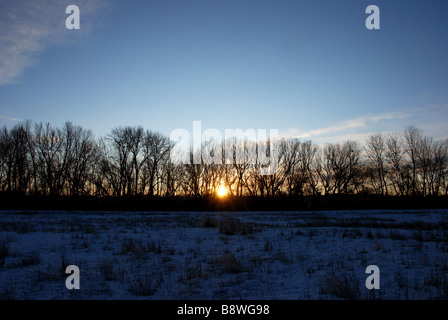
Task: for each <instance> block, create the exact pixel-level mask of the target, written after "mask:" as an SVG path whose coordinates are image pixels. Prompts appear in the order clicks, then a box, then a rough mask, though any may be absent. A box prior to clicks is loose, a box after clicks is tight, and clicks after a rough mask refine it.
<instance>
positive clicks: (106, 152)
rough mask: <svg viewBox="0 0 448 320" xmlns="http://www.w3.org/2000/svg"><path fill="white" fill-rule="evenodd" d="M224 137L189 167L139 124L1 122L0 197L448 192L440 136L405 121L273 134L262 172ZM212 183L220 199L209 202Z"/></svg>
mask: <svg viewBox="0 0 448 320" xmlns="http://www.w3.org/2000/svg"><path fill="white" fill-rule="evenodd" d="M227 143H230V141H225V142H224V143H221V144H220V145H215V147H214V148H211V149H210V148H209V149H207V150H214V151H212V152H216V150H221V151H222V152H221V155H222V157H223V160H224V158H226V159H227V160H228V159H230V160H231V161H230V162H229V161H223V162H222V163H224V164H222V163H214V162H211V163H210V162H208V163H207V162H202V164H195V163H194V162H193V158H194V157H193V153H192V152H191V155H190V159H191V161H190V162H189V163H186V164H178V163H176V162H173V161H172V159H171V157H170V154H171V150H172V148H173V147H174V143H173V142H172V141H170V139H169V138H168V137H166V136H164V135H162V134H161V133H158V132H154V131H149V130H145V129H143V128H142V127H117V128H114V129H112V130H111V132H110V133H109V134H108V135H106V136H105V137H101V138H99V139H97V138H95V137H94V135H93V133H92V131H91V130H86V129H84V128H82V127H80V126H75V125H73V124H72V123H71V122H67V123H65V124H64V125H63V126H62V127H61V128H57V127H53V126H52V125H50V124H42V123H38V124H33V123H32V122H31V121H27V122H23V123H19V124H17V125H15V126H14V127H12V128H7V127H6V126H5V127H3V128H2V129H1V131H0V193H1V197H2V203H3V206H6V203H9V204H11V205H12V203H16V204H17V205H20V206H25V204H24V203H23V200H21V201H19V200H18V199H24V198H23V197H25V198H26V202H27V203H28V205H29V206H31V204H33V206H35V207H36V208H37V207H39V201H43V200H42V199H47V202H46V203H48V199H52V201H53V202H55V203H60V201H62V200H60V199H63V198H65V199H67V198H71V199H77V200H76V201H81V200H80V199H82V201H84V202H88V203H90V205H91V206H92V207H95V208H97V207H100V206H104V207H107V208H109V207H110V208H111V209H115V208H118V207H120V205H119V204H123V203H126V205H127V206H132V203H134V204H135V205H134V206H135V207H136V208H137V207H138V208H140V207H141V208H146V207H147V206H150V207H151V208H160V209H163V208H168V207H169V208H172V209H182V206H184V207H185V208H189V209H195V208H193V207H195V206H199V207H201V208H210V209H217V208H218V207H219V206H221V207H222V206H224V203H226V204H225V206H224V207H222V208H225V209H229V208H230V209H231V208H232V205H230V204H229V203H233V204H234V205H233V206H234V207H235V208H236V207H238V208H239V209H247V208H254V209H257V208H260V209H263V208H266V207H267V206H268V207H275V208H280V209H282V208H283V209H284V208H285V207H288V206H287V205H286V204H287V203H289V204H290V206H291V207H295V206H298V207H303V208H311V207H312V208H315V207H318V206H319V205H318V203H320V204H321V205H320V206H321V207H322V208H323V207H325V208H327V207H328V209H331V205H330V204H328V206H325V205H323V204H324V203H327V202H328V199H333V200H332V201H331V203H332V204H334V205H336V202H335V201H336V200H334V199H344V200H343V202H347V201H349V202H350V201H351V202H353V203H357V205H361V204H360V203H359V201H358V200H353V199H361V198H362V199H363V201H364V203H369V205H371V206H375V203H378V202H382V203H383V204H384V203H388V202H387V201H385V200H384V199H386V198H396V197H408V198H410V197H412V198H413V199H419V203H422V201H423V200H422V199H432V200H431V203H436V202H437V203H440V201H442V200H440V199H445V198H446V196H447V189H448V139H445V140H435V139H433V138H432V137H428V136H425V135H424V134H423V132H422V131H421V130H420V129H418V128H416V127H413V126H410V127H408V128H407V129H406V130H404V131H403V132H399V133H396V134H388V135H385V134H382V133H375V134H372V135H371V136H370V137H369V138H368V139H367V141H366V142H365V145H361V144H360V143H358V142H355V141H345V142H343V143H333V144H326V145H324V146H318V145H316V144H314V143H312V142H311V141H300V140H298V139H282V140H280V141H278V142H277V145H276V147H277V157H276V158H275V161H276V167H277V170H276V171H275V173H274V174H270V175H262V174H260V168H261V166H262V165H261V164H260V163H258V162H257V159H255V162H253V161H250V160H251V159H250V157H249V156H248V155H247V151H248V150H249V149H250V148H251V146H250V144H251V143H250V142H247V141H239V143H238V145H239V146H241V148H236V147H235V145H233V147H232V148H228V146H226V145H225V144H227ZM204 146H205V145H204ZM228 150H232V151H231V152H232V154H231V156H230V157H229V155H225V152H226V151H227V152H228ZM239 152H240V153H242V154H238V153H239ZM245 152H246V153H245ZM202 156H204V155H203V154H202ZM252 160H253V159H252ZM271 161H273V160H272V159H271ZM215 162H216V161H215ZM220 186H221V187H222V186H225V188H226V189H227V192H228V195H227V196H226V197H223V198H222V199H219V200H218V199H217V197H216V194H217V190H218V189H219V188H220ZM437 197H438V198H439V200H434V199H435V198H437ZM224 198H226V199H227V200H225V199H224ZM305 198H306V199H307V200H304V199H305ZM39 199H40V200H39ZM58 199H59V200H58ZM129 199H132V201H131V200H129ZM186 199H188V201H187V200H186ZM193 199H195V200H193ZM198 199H199V200H198ZM210 199H214V200H210ZM243 199H244V200H243ZM254 199H256V200H254ZM260 199H268V200H260ZM274 199H277V200H274ZM279 199H280V200H279ZM288 199H289V200H288ZM291 199H292V200H291ZM299 199H300V200H299ZM325 199H326V200H325ZM348 199H351V200H348ZM366 199H368V200H366ZM379 199H382V200H379ZM76 201H75V202H76ZM337 201H342V200H337ZM394 201H396V200H394ZM400 201H402V200H400ZM428 201H429V200H425V201H423V202H425V203H428V205H429V203H430V202H428ZM20 202H22V203H20ZM174 202H175V203H176V204H174ZM268 203H269V205H268ZM394 203H396V202H394ZM73 204H74V203H73ZM261 204H262V205H261ZM390 204H391V205H392V206H393V204H392V203H391V202H390ZM190 207H191V208H190ZM123 209H125V208H123ZM146 209H148V208H146Z"/></svg>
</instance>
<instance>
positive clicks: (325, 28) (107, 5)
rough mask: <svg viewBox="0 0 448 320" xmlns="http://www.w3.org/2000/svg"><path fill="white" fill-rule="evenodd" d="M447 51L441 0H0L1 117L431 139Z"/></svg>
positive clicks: (443, 102) (438, 133) (98, 126)
mask: <svg viewBox="0 0 448 320" xmlns="http://www.w3.org/2000/svg"><path fill="white" fill-rule="evenodd" d="M68 5H77V6H78V7H79V10H80V29H78V30H77V29H71V30H69V29H67V28H66V27H65V22H66V19H67V18H68V17H69V15H70V14H67V13H66V12H65V9H66V7H67V6H68ZM369 5H376V6H378V8H379V10H380V29H376V30H375V29H373V30H368V29H367V28H366V25H365V22H366V19H367V18H368V17H369V14H366V8H367V6H369ZM447 57H448V2H447V1H445V0H426V1H421V0H413V1H405V0H394V1H385V0H369V1H364V0H344V1H335V0H306V1H300V0H225V1H224V0H144V1H136V0H129V1H124V0H61V1H51V0H14V1H6V0H0V126H7V127H12V126H14V125H15V124H17V123H20V122H21V121H25V120H31V121H33V122H34V123H38V122H44V123H46V122H49V123H51V124H52V125H54V126H62V125H63V123H64V122H66V121H71V122H73V123H74V124H76V125H80V126H82V127H83V128H86V129H91V130H92V131H93V132H94V133H95V135H96V136H97V137H101V136H104V135H106V134H108V133H109V132H110V131H111V130H112V129H113V128H114V127H118V126H142V127H143V128H145V129H148V130H153V131H159V132H161V133H163V134H165V135H167V136H169V135H170V133H171V132H172V131H173V130H175V129H179V128H182V129H186V130H188V131H190V132H192V130H193V121H201V126H202V129H203V130H205V129H209V128H213V129H218V130H220V131H221V132H222V133H223V134H224V130H225V129H239V128H240V129H243V130H245V129H255V130H258V129H266V130H269V129H277V130H279V133H280V135H281V136H284V137H296V138H299V139H301V140H312V141H313V142H317V143H327V142H337V141H344V140H349V139H350V140H359V141H365V139H366V138H367V137H368V136H369V135H370V134H372V133H375V132H384V133H389V132H398V131H402V130H404V129H405V128H406V127H407V126H410V125H415V126H417V127H419V128H421V129H422V130H423V132H424V133H425V134H427V135H430V136H433V137H434V138H437V139H441V138H446V137H448V126H447V125H446V124H447V122H448V59H447Z"/></svg>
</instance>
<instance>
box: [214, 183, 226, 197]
mask: <svg viewBox="0 0 448 320" xmlns="http://www.w3.org/2000/svg"><path fill="white" fill-rule="evenodd" d="M216 193H217V194H218V196H220V197H224V196H225V195H226V194H227V189H226V187H225V186H224V185H223V184H220V185H219V187H218V190H217V191H216Z"/></svg>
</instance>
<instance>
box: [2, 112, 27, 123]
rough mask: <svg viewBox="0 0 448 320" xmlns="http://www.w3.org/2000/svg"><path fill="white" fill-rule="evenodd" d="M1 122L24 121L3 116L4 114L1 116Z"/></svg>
mask: <svg viewBox="0 0 448 320" xmlns="http://www.w3.org/2000/svg"><path fill="white" fill-rule="evenodd" d="M0 120H3V121H6V122H20V121H23V119H19V118H13V117H8V116H5V115H2V114H0Z"/></svg>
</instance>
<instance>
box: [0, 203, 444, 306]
mask: <svg viewBox="0 0 448 320" xmlns="http://www.w3.org/2000/svg"><path fill="white" fill-rule="evenodd" d="M447 231H448V210H418V211H417V210H416V211H345V212H344V211H325V212H228V213H216V212H209V213H202V212H201V213H197V212H156V213H153V212H151V213H144V212H137V213H136V212H101V213H99V212H44V211H38V212H22V211H20V212H14V211H3V212H0V284H1V285H0V299H266V300H268V299H269V300H271V299H394V300H396V299H446V298H448V277H447V274H448V232H447ZM69 265H75V266H77V267H79V270H80V289H79V290H68V289H67V288H66V286H65V283H66V279H67V277H68V276H69V275H68V274H65V270H66V267H67V266H69ZM369 265H376V266H378V268H379V270H380V289H379V290H375V289H373V290H368V289H367V288H366V285H365V282H366V279H367V277H368V276H369V274H366V272H365V271H366V267H367V266H369Z"/></svg>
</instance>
